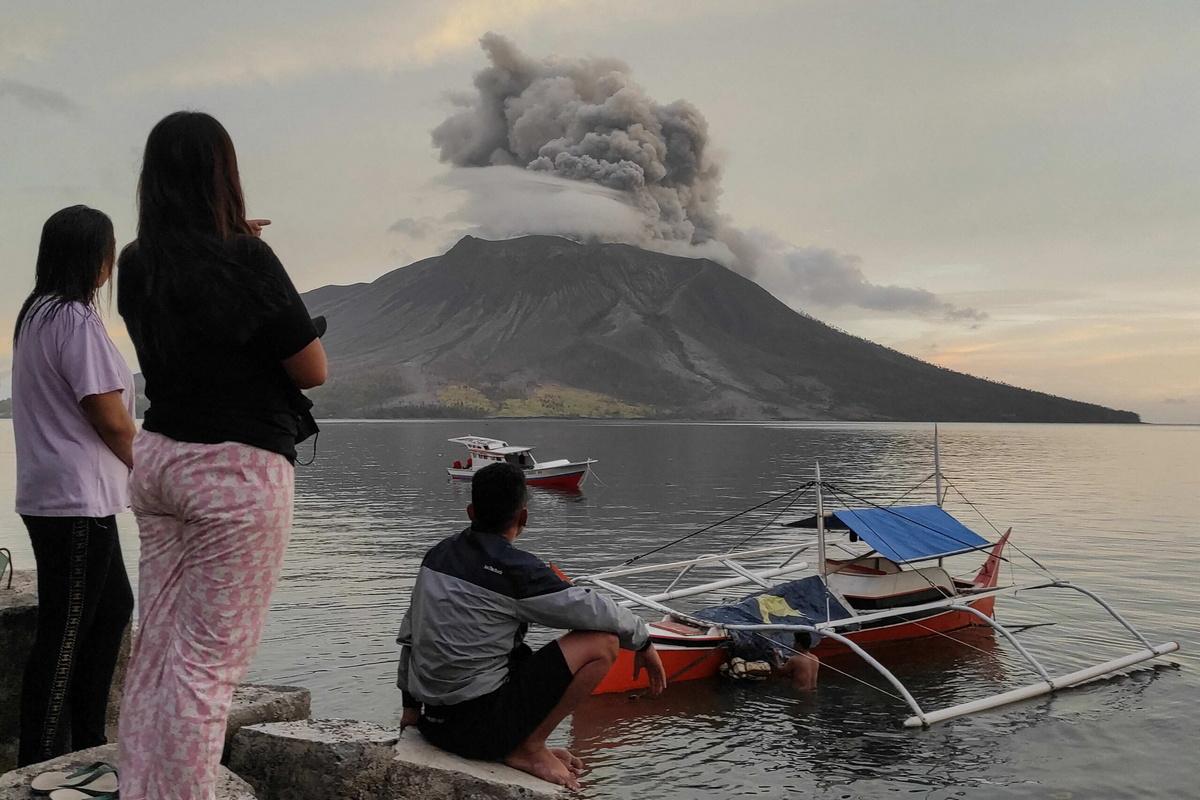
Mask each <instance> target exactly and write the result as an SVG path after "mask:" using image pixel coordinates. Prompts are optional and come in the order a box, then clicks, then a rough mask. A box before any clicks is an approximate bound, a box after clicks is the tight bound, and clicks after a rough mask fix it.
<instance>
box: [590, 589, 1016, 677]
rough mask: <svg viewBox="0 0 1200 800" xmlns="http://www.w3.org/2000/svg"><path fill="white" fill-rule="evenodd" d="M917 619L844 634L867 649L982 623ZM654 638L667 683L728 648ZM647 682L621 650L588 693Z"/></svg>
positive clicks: (824, 643)
mask: <svg viewBox="0 0 1200 800" xmlns="http://www.w3.org/2000/svg"><path fill="white" fill-rule="evenodd" d="M971 605H972V606H974V607H975V608H978V609H979V610H980V611H982V612H983V613H985V614H987V615H988V616H991V614H992V607H993V606H994V605H995V598H993V597H988V598H984V599H982V600H979V601H977V602H975V603H971ZM919 623H920V624H918V623H917V622H897V623H896V624H895V625H881V626H879V627H876V628H867V629H866V630H861V631H854V632H852V633H848V634H846V638H848V639H850V640H851V641H853V642H854V643H855V644H857V645H861V646H863V647H866V648H870V646H871V645H874V644H880V643H882V642H899V641H903V640H905V639H919V638H921V637H924V636H934V635H936V633H947V632H949V631H954V630H959V629H960V628H966V627H970V626H972V625H983V624H984V623H983V622H982V621H980V620H979V619H978V618H977V617H975V616H974V615H972V614H968V613H967V612H965V611H944V612H942V613H940V614H935V615H933V616H929V617H922V618H921V619H920V620H919ZM651 638H653V639H654V644H655V647H656V648H657V649H658V655H659V657H660V658H661V659H662V662H663V667H664V668H665V669H666V672H667V682H668V683H674V682H676V681H693V680H700V679H701V678H712V677H715V676H716V675H717V673H718V671H719V670H720V668H721V664H723V663H724V662H725V659H726V658H727V657H728V651H726V650H725V648H723V647H719V646H718V647H675V646H673V643H674V642H675V641H678V640H675V639H667V638H659V637H657V636H655V637H651ZM812 652H813V653H815V654H816V655H817V656H818V657H821V658H826V657H829V656H836V655H843V654H847V653H849V652H850V648H848V647H846V646H845V645H844V644H842V643H841V642H836V641H834V640H833V639H830V638H828V637H827V638H824V639H822V640H821V643H820V644H818V645H817V646H816V647H815V648H814V649H813V651H812ZM649 685H650V681H649V678H648V677H647V675H646V673H645V672H643V673H642V674H641V675H639V676H637V677H636V678H635V677H634V675H633V653H631V652H630V651H628V650H622V651H621V652H620V655H618V656H617V663H615V664H614V665H613V667H612V669H610V670H609V671H608V674H607V675H605V676H604V680H602V681H601V682H600V685H598V686H597V687H596V688H595V689H594V690H593V691H592V694H607V693H609V692H631V691H635V690H638V689H646V688H648V687H649Z"/></svg>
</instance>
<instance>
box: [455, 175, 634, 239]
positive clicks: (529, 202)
mask: <svg viewBox="0 0 1200 800" xmlns="http://www.w3.org/2000/svg"><path fill="white" fill-rule="evenodd" d="M440 183H441V184H442V185H443V186H446V187H449V188H450V189H452V190H455V191H458V192H461V193H462V195H463V201H462V205H461V207H460V208H459V209H458V210H457V211H455V212H453V213H452V214H450V215H448V216H447V217H446V218H445V219H444V224H446V225H448V226H453V225H454V224H455V223H457V224H458V225H459V226H460V231H459V232H460V233H462V232H467V233H473V234H476V235H479V236H482V237H484V238H492V239H500V238H507V237H511V236H522V235H527V234H557V235H567V236H571V237H574V238H577V239H601V240H604V241H640V240H641V239H643V238H644V237H645V219H644V217H643V216H642V213H641V212H640V211H639V210H638V209H637V208H634V207H633V206H631V205H630V204H629V203H627V202H626V195H625V194H624V193H623V192H619V191H617V190H615V189H608V188H606V187H603V186H598V185H595V184H587V183H580V182H578V181H571V180H568V179H566V178H560V177H557V176H554V175H549V174H545V173H540V172H529V171H527V170H523V169H520V168H519V167H494V168H491V169H485V170H468V169H455V170H451V171H450V173H449V174H448V175H446V176H445V177H444V178H442V179H441V181H440ZM463 224H465V225H466V226H467V230H466V231H462V230H461V226H462V225H463Z"/></svg>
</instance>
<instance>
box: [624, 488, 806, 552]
mask: <svg viewBox="0 0 1200 800" xmlns="http://www.w3.org/2000/svg"><path fill="white" fill-rule="evenodd" d="M813 483H814V482H813V481H808V482H807V483H804V484H801V485H800V486H796V487H794V488H791V489H788V490H787V491H786V492H783V493H782V494H777V495H775V496H774V497H770V498H768V499H766V500H764V501H762V502H761V503H759V504H758V505H756V506H751V507H750V508H747V509H745V510H743V511H739V512H738V513H736V514H733V515H732V516H728V517H726V518H725V519H722V520H718V521H717V522H714V523H712V524H711V525H705V526H704V527H703V528H700V529H699V530H694V531H692V532H691V533H689V534H686V535H684V536H680V537H679V538H678V539H675V540H674V541H670V542H667V543H666V544H664V545H660V546H658V547H655V548H653V549H651V550H647V551H646V552H644V553H642V554H641V555H636V556H634V557H633V558H631V559H629V560H628V561H624V562H622V563H621V566H623V567H627V566H629V565H630V564H632V563H634V562H635V561H641V560H642V559H643V558H645V557H646V556H652V555H654V554H655V553H661V552H662V551H663V550H666V549H667V548H668V547H674V546H675V545H677V544H679V543H680V542H684V541H687V540H688V539H691V538H692V537H693V536H699V535H700V534H702V533H704V532H706V531H710V530H712V529H713V528H716V527H717V526H719V525H724V524H725V523H726V522H732V521H733V520H735V519H737V518H738V517H740V516H742V515H744V514H749V513H750V512H751V511H757V510H758V509H760V508H762V507H763V506H769V505H770V504H771V503H774V502H777V501H779V500H782V499H783V498H785V497H787V496H789V495H792V494H795V493H797V492H803V491H805V490H806V489H808V488H810V487H811V486H812V485H813Z"/></svg>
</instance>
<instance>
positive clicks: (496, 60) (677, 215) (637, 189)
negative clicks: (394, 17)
mask: <svg viewBox="0 0 1200 800" xmlns="http://www.w3.org/2000/svg"><path fill="white" fill-rule="evenodd" d="M480 43H481V44H482V45H483V49H484V51H485V52H486V53H487V56H488V59H489V60H490V61H491V66H490V67H487V68H485V69H483V70H482V71H480V72H479V73H478V74H476V76H475V88H476V93H475V94H471V95H464V96H461V97H458V98H457V99H456V102H457V103H458V105H459V106H460V109H459V110H458V111H457V112H455V113H454V114H452V115H451V116H450V117H448V118H447V119H446V120H445V121H444V122H442V124H440V125H438V126H437V128H435V129H434V131H433V143H434V145H435V146H436V147H438V148H440V149H441V159H442V161H445V162H449V163H450V164H453V165H454V166H456V167H468V168H469V167H489V168H490V169H462V170H453V171H452V172H453V174H452V175H450V176H448V177H447V178H446V179H445V180H444V183H445V184H446V185H448V186H450V187H452V188H455V189H461V190H464V191H465V192H466V194H467V200H466V202H465V203H464V205H463V207H462V209H460V210H459V211H458V212H457V213H456V214H453V215H451V216H450V218H449V220H451V221H456V222H462V223H467V224H468V225H469V226H470V228H469V230H471V231H472V232H474V233H477V234H479V235H483V236H485V237H489V238H492V237H494V238H503V237H505V236H517V235H522V234H529V233H552V234H559V235H567V236H573V237H577V238H584V239H590V238H596V239H601V240H604V241H617V242H626V243H629V244H635V245H639V246H641V247H645V248H647V249H651V250H658V251H662V252H667V253H674V254H676V255H684V256H690V257H704V258H711V259H713V260H715V261H719V262H720V263H722V264H725V265H726V266H728V267H731V268H733V269H735V270H737V271H738V272H740V273H742V274H743V275H745V276H747V277H749V278H752V279H754V280H755V281H757V282H758V283H759V284H761V285H762V286H764V287H765V288H766V289H768V290H769V291H771V292H773V293H775V294H776V296H778V297H780V298H781V299H783V300H784V301H785V302H790V303H793V304H795V305H797V306H798V307H799V306H803V305H808V304H809V303H813V304H816V305H820V306H825V307H827V308H837V307H846V306H849V307H857V308H862V309H867V310H870V311H884V312H890V313H905V314H915V315H918V316H925V317H942V318H944V319H947V320H966V321H968V322H972V323H976V322H978V321H979V320H982V319H983V318H984V317H986V315H985V314H983V313H981V312H979V311H976V310H974V309H970V308H959V307H957V306H954V305H951V304H950V303H946V302H944V301H943V300H941V299H940V298H939V297H938V296H937V295H935V294H933V293H932V292H928V291H926V290H924V289H910V288H907V287H902V286H890V285H888V286H881V285H878V284H874V283H871V282H870V281H869V280H867V278H866V276H865V275H864V274H863V271H862V269H861V268H860V266H859V261H858V259H857V258H856V257H854V256H852V255H845V254H842V253H838V252H836V251H833V250H829V249H825V248H819V247H807V248H798V247H795V246H794V245H792V244H789V243H787V242H783V241H781V240H779V239H778V238H776V237H774V236H771V235H770V234H765V233H763V232H760V231H755V230H741V229H738V228H736V227H734V226H733V225H731V224H729V223H728V221H727V220H725V219H724V218H723V217H722V216H721V215H720V214H718V212H717V197H718V196H719V195H720V193H721V186H720V182H721V171H720V169H719V168H718V166H717V164H716V163H714V161H713V158H712V156H711V154H710V152H709V144H708V123H707V122H706V121H705V119H704V117H703V116H702V115H701V114H700V112H699V111H698V110H697V109H696V107H695V106H693V105H692V104H691V103H688V102H686V101H684V100H677V101H675V102H674V103H669V104H667V105H659V104H658V103H657V102H655V101H654V100H653V99H651V98H650V97H647V96H646V93H645V91H644V90H643V89H642V87H640V86H638V85H637V84H636V83H634V82H633V79H632V78H631V77H630V75H629V67H627V66H626V65H625V64H623V63H622V62H620V61H617V60H615V59H611V58H574V59H568V58H557V57H556V58H544V59H533V58H530V57H529V56H526V55H525V54H524V53H522V52H521V51H520V50H518V49H517V48H516V47H515V46H514V45H513V43H512V42H510V41H509V40H508V39H506V38H504V37H503V36H500V35H498V34H495V33H488V34H487V35H485V36H484V37H483V39H481V40H480ZM392 227H393V230H395V231H398V232H401V233H403V232H411V231H414V230H422V229H423V228H422V225H421V223H420V221H415V220H401V221H399V222H397V223H396V225H394V226H392Z"/></svg>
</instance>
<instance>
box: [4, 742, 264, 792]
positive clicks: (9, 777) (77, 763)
mask: <svg viewBox="0 0 1200 800" xmlns="http://www.w3.org/2000/svg"><path fill="white" fill-rule="evenodd" d="M96 761H104V762H106V763H108V764H115V765H116V766H117V768H118V769H120V766H121V765H120V764H119V763H118V761H117V746H116V745H115V744H106V745H104V746H103V747H93V748H92V749H90V750H80V751H79V752H77V753H71V754H70V755H65V756H60V757H58V758H56V759H53V760H51V761H46V762H44V763H42V764H33V765H31V766H28V767H25V768H24V769H17V770H13V771H12V772H9V773H6V774H4V775H0V800H31V798H34V797H37V795H35V794H34V793H33V792H32V791H30V789H29V782H30V781H32V780H33V778H34V777H35V776H37V775H41V774H42V773H43V772H50V771H52V770H66V769H74V768H77V767H84V766H87V765H88V764H91V763H93V762H96ZM42 797H45V795H42ZM217 800H256V798H255V795H254V790H253V789H252V788H250V784H248V783H246V782H245V781H244V780H242V779H241V778H239V777H238V776H237V775H234V774H233V773H232V772H230V771H229V770H228V769H226V768H225V767H221V773H220V778H219V779H218V783H217Z"/></svg>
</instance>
